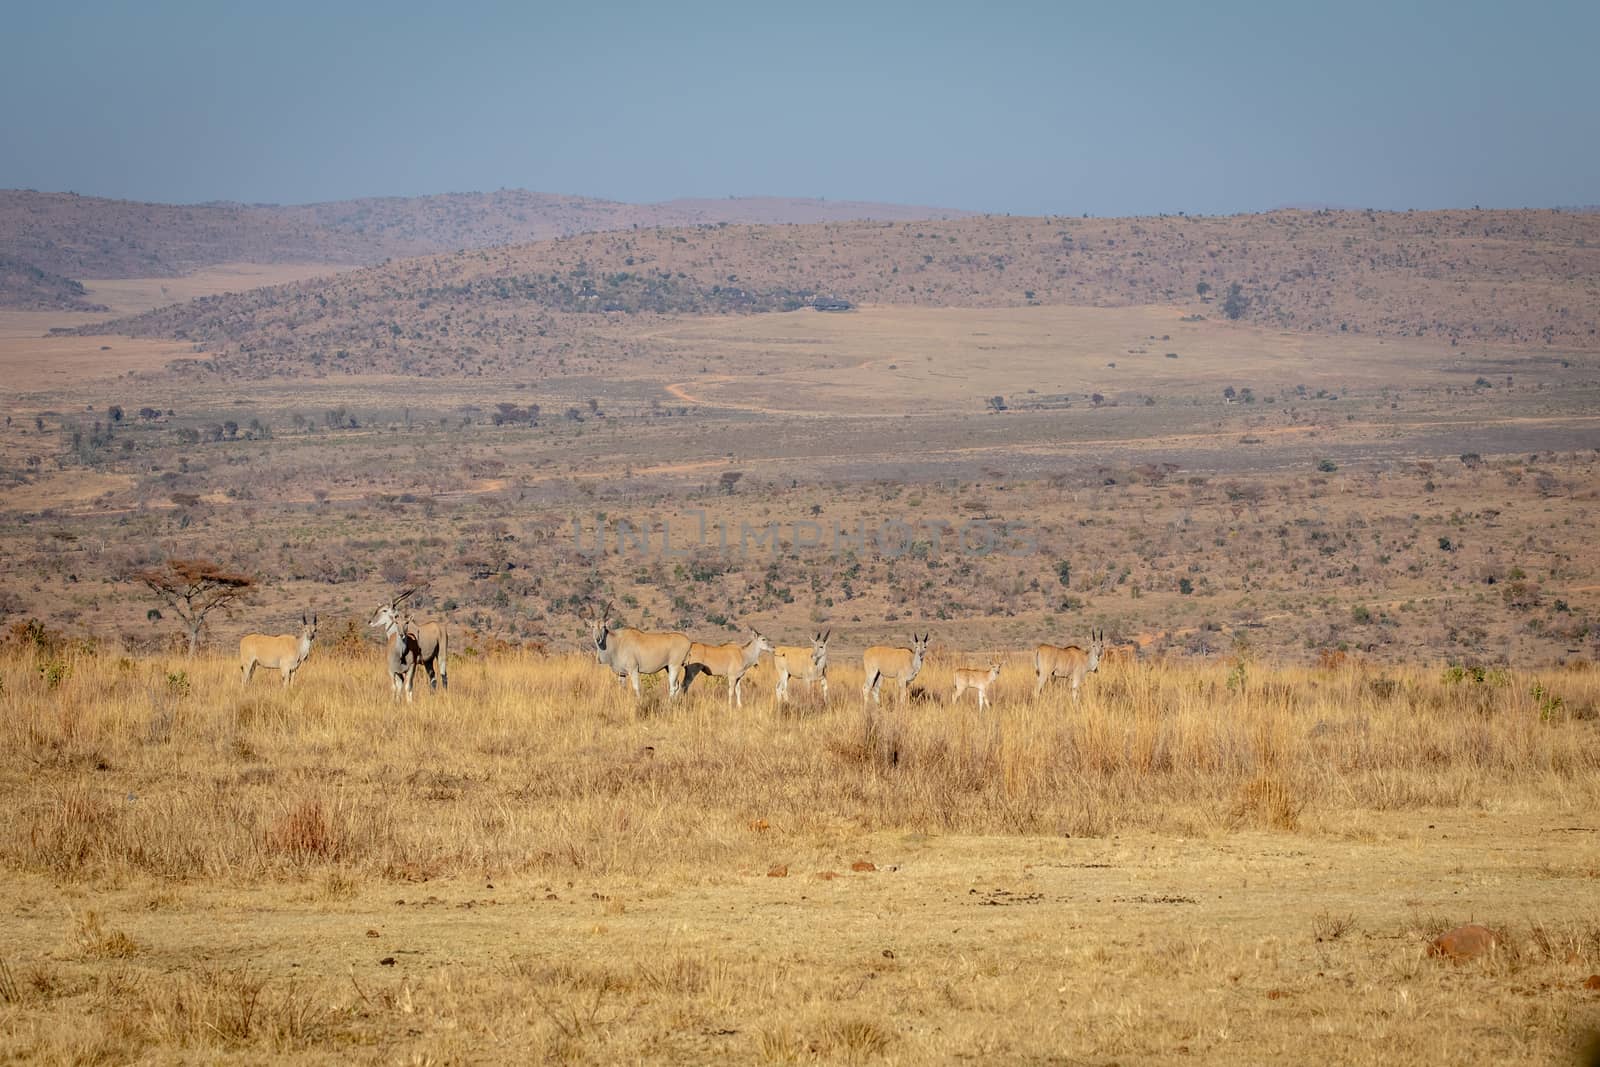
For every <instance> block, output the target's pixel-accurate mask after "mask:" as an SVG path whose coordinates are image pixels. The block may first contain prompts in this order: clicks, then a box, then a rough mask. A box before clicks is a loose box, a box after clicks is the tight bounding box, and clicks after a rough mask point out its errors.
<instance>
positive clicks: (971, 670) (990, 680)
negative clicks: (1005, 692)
mask: <svg viewBox="0 0 1600 1067" xmlns="http://www.w3.org/2000/svg"><path fill="white" fill-rule="evenodd" d="M998 677H1000V661H999V660H993V661H991V662H990V664H989V668H988V669H987V670H984V669H982V668H978V667H957V668H956V691H955V693H954V694H953V695H952V696H951V697H950V703H952V704H955V703H957V702H959V701H960V700H961V694H962V693H965V692H966V691H967V690H968V689H973V690H976V691H977V694H978V707H980V708H986V707H988V706H989V686H991V685H993V684H994V680H995V679H996V678H998Z"/></svg>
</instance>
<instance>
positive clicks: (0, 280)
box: [0, 254, 107, 311]
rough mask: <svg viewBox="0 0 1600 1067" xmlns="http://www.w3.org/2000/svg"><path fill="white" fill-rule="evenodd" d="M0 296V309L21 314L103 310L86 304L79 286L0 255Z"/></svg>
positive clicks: (67, 279) (95, 305)
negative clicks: (0, 299) (2, 298)
mask: <svg viewBox="0 0 1600 1067" xmlns="http://www.w3.org/2000/svg"><path fill="white" fill-rule="evenodd" d="M0 294H4V296H5V303H4V304H3V305H0V306H4V307H11V308H20V309H22V310H24V311H49V310H66V311H105V310H107V309H106V307H105V305H104V304H95V303H91V302H90V301H89V299H88V298H87V297H86V296H85V295H84V291H83V284H82V283H81V282H75V281H73V280H72V279H71V278H64V277H62V276H61V275H59V274H52V273H50V272H49V271H47V270H40V269H39V268H38V267H35V266H34V265H33V264H31V263H24V262H23V261H22V260H20V259H16V258H14V257H12V256H8V255H4V254H0Z"/></svg>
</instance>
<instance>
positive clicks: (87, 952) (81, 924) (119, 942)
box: [68, 911, 140, 960]
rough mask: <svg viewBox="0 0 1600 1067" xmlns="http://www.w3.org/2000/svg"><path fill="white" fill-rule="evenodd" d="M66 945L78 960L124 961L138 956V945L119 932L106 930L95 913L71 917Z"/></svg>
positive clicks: (98, 914) (101, 920)
mask: <svg viewBox="0 0 1600 1067" xmlns="http://www.w3.org/2000/svg"><path fill="white" fill-rule="evenodd" d="M68 944H69V947H70V950H71V952H72V954H73V955H75V956H76V957H77V958H79V959H100V960H126V959H132V958H133V957H135V956H137V955H139V952H140V949H139V943H138V942H137V941H135V940H134V939H133V938H131V937H129V936H128V935H127V934H126V933H124V932H123V931H121V930H108V929H106V926H105V921H104V920H103V919H102V918H101V917H100V913H99V912H96V911H85V912H81V913H79V914H78V915H75V916H74V917H73V923H72V933H71V935H70V937H69V939H68Z"/></svg>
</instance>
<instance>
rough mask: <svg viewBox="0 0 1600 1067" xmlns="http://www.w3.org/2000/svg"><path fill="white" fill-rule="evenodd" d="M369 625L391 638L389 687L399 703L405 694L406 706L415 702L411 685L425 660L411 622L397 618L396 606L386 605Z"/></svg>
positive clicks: (405, 618) (403, 617) (402, 617)
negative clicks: (401, 696) (379, 629)
mask: <svg viewBox="0 0 1600 1067" xmlns="http://www.w3.org/2000/svg"><path fill="white" fill-rule="evenodd" d="M368 625H370V626H377V627H381V628H382V630H383V633H384V636H385V637H387V638H388V639H389V648H388V658H389V684H390V688H391V690H392V691H393V693H394V698H395V700H397V701H398V700H399V699H400V695H401V694H402V693H404V694H405V699H406V703H407V704H409V703H411V682H412V680H413V678H414V677H415V676H416V673H417V661H418V660H420V659H421V658H422V646H421V644H420V643H419V642H418V641H417V635H416V634H415V633H413V632H412V625H411V619H410V618H409V617H408V616H400V617H398V618H397V617H396V616H395V613H394V607H393V605H386V606H384V607H381V608H379V609H378V611H377V614H375V615H373V617H372V622H371V623H369V624H368Z"/></svg>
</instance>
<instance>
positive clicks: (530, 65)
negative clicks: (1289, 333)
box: [0, 0, 1600, 215]
mask: <svg viewBox="0 0 1600 1067" xmlns="http://www.w3.org/2000/svg"><path fill="white" fill-rule="evenodd" d="M3 10H4V14H3V16H0V28H3V29H0V33H3V36H4V38H5V41H6V43H5V48H4V54H5V62H4V63H3V64H0V101H3V104H0V186H5V187H29V188H36V189H72V190H76V191H78V192H80V193H85V194H96V195H102V196H119V197H129V198H134V199H148V200H162V201H197V200H211V199H230V200H244V201H275V202H282V203H290V202H300V201H310V200H331V199H342V198H345V197H353V196H370V195H411V194H418V193H432V192H445V191H460V190H480V189H495V188H500V187H516V186H520V187H525V188H529V189H537V190H541V191H549V192H565V193H578V194H584V195H589V196H602V197H611V198H615V199H621V200H635V201H638V200H661V199H668V198H671V197H676V196H727V195H730V194H738V195H757V194H776V195H788V196H825V197H828V198H830V199H871V200H893V201H900V202H908V203H923V204H939V205H947V206H951V207H966V208H973V209H980V210H990V211H1010V212H1013V213H1026V214H1047V213H1067V214H1078V213H1082V212H1089V213H1091V214H1102V215H1104V214H1131V213H1153V212H1160V211H1170V212H1175V211H1188V212H1196V213H1200V212H1203V213H1215V212H1233V211H1244V210H1254V209H1261V208H1269V207H1274V206H1278V205H1282V204H1288V203H1297V204H1304V203H1328V204H1338V205H1345V206H1355V207H1380V208H1406V207H1417V208H1424V207H1439V206H1470V205H1472V204H1482V205H1484V206H1486V207H1487V206H1491V205H1494V206H1504V207H1521V206H1550V205H1567V204H1577V203H1588V204H1592V203H1596V202H1600V76H1597V75H1596V67H1597V60H1596V54H1595V48H1596V43H1597V42H1600V3H1596V2H1594V0H1588V2H1571V3H1537V2H1535V3H1516V4H1513V3H1495V4H1490V3H1478V2H1471V0H1468V2H1459V3H1418V4H1404V3H1394V4H1389V3H1366V2H1359V3H1331V2H1330V3H1322V4H1316V5H1312V4H1296V3H1228V2H1226V0H1223V2H1219V3H1181V4H1152V3H1118V2H1115V0H1112V2H1102V3H1096V4H1084V5H1078V4H1068V3H1062V4H1043V3H1040V4H1033V3H1006V2H1003V0H991V2H987V3H970V4H953V3H944V2H939V0H927V2H922V3H873V2H870V0H860V2H857V3H849V4H841V3H830V2H792V3H785V4H782V5H776V4H763V3H759V2H754V0H751V2H746V3H738V4H734V3H682V4H674V3H671V2H661V3H640V4H628V5H623V4H606V3H600V2H596V3H585V2H568V3H563V4H560V5H554V4H551V5H544V4H539V3H521V4H518V3H508V4H486V3H472V2H456V3H448V4H423V3H414V2H407V0H393V2H391V3H387V4H383V5H378V4H373V5H371V6H370V7H366V6H356V5H346V4H341V3H337V2H322V3H315V4H310V3H299V2H282V3H270V4H268V3H262V4H249V5H245V4H237V5H235V4H228V3H167V2H159V0H153V2H146V3H135V2H128V3H118V4H109V3H96V2H76V3H55V2H37V0H35V2H28V0H5V3H4V9H3Z"/></svg>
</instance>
